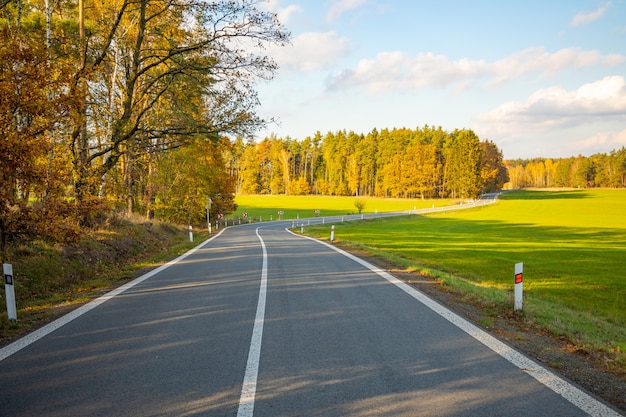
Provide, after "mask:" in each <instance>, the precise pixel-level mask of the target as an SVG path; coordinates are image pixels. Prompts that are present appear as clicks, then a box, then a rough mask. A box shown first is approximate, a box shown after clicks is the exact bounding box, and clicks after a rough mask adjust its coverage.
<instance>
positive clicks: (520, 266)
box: [513, 262, 524, 311]
mask: <svg viewBox="0 0 626 417" xmlns="http://www.w3.org/2000/svg"><path fill="white" fill-rule="evenodd" d="M523 285H524V263H523V262H520V263H516V264H515V304H514V307H513V309H514V311H517V310H521V309H522V296H523V291H524V288H523Z"/></svg>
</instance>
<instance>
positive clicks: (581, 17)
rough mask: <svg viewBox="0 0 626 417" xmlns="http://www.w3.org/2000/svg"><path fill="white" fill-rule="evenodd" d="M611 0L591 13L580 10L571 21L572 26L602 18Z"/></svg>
mask: <svg viewBox="0 0 626 417" xmlns="http://www.w3.org/2000/svg"><path fill="white" fill-rule="evenodd" d="M610 5H611V2H608V3H606V4H605V5H604V6H602V7H600V8H599V9H598V10H596V11H594V12H591V13H584V12H580V13H578V14H577V15H576V16H574V18H573V19H572V21H571V22H570V26H581V25H587V24H589V23H591V22H593V21H596V20H598V19H600V18H601V17H602V16H603V15H604V13H605V12H606V11H607V9H608V8H609V6H610Z"/></svg>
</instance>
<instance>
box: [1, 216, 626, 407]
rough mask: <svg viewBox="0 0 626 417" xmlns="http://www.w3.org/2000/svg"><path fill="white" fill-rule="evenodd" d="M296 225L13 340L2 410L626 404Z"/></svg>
mask: <svg viewBox="0 0 626 417" xmlns="http://www.w3.org/2000/svg"><path fill="white" fill-rule="evenodd" d="M331 220H335V221H336V220H338V219H328V220H327V221H331ZM291 225H292V222H291V221H288V222H281V221H275V222H269V223H260V224H251V225H244V226H238V227H231V228H228V229H225V230H222V231H221V233H220V234H219V235H218V236H216V237H213V238H212V239H210V240H208V241H206V242H204V243H203V244H202V245H200V246H199V247H198V248H196V249H195V250H194V251H193V252H191V253H188V254H186V255H185V256H184V257H181V258H180V259H178V260H176V261H174V262H172V263H170V264H168V265H167V266H165V267H162V268H159V270H156V271H153V272H152V273H150V274H148V275H146V276H143V277H141V278H139V279H138V280H136V281H133V282H132V283H130V284H128V285H127V286H125V287H123V288H121V289H119V290H117V291H115V292H113V293H110V294H108V295H106V296H104V297H102V298H101V299H99V300H96V301H95V302H94V303H92V304H88V305H86V306H84V307H83V308H82V309H80V310H79V311H77V312H75V313H74V314H72V315H70V316H67V317H64V318H61V319H60V320H59V321H57V322H55V323H52V324H51V325H49V326H48V327H45V328H43V329H42V330H41V331H39V332H37V333H35V334H33V335H31V336H30V337H28V338H26V339H23V340H21V341H18V342H16V343H14V344H13V345H9V346H7V347H5V348H3V349H0V416H12V417H15V416H36V415H41V416H64V417H67V416H81V417H83V416H133V417H138V416H233V417H234V416H240V417H251V416H324V417H329V416H412V417H415V416H438V417H442V416H449V417H451V416H464V417H467V416H477V417H478V416H481V417H482V416H513V415H514V416H518V417H519V416H538V415H549V416H568V417H572V416H587V415H592V416H619V415H621V414H620V413H618V412H617V411H615V410H613V409H612V408H610V407H608V406H606V405H604V404H603V403H601V402H599V401H597V400H596V399H594V398H592V397H590V396H589V395H587V394H585V393H584V392H582V391H581V390H579V389H578V388H576V387H573V386H571V385H569V384H568V383H566V382H565V381H563V380H562V379H560V378H558V377H557V376H556V375H554V374H552V373H550V372H548V371H546V370H545V369H543V368H541V367H540V366H539V365H538V364H536V363H534V362H532V361H530V360H528V359H527V358H525V357H524V356H522V355H520V354H519V353H517V352H515V351H514V350H513V349H510V348H509V347H508V346H506V345H504V344H502V343H501V342H498V341H497V340H495V339H494V338H492V337H491V336H489V335H488V334H486V333H484V332H482V331H480V330H479V329H477V328H475V327H474V326H472V325H471V324H469V323H467V322H466V321H464V320H463V319H461V318H459V317H458V316H456V315H454V314H453V313H451V312H449V311H447V310H446V309H445V308H443V307H441V306H439V305H438V304H436V303H434V302H433V301H431V300H430V299H428V298H427V297H425V296H424V295H422V294H421V293H419V292H417V291H416V290H414V289H411V288H410V287H408V286H406V285H404V284H402V283H401V282H399V281H397V280H396V279H395V278H394V277H392V276H390V275H388V274H386V273H385V272H384V271H377V270H375V268H373V267H372V266H371V265H369V264H367V263H365V262H362V261H360V260H358V259H356V258H354V257H351V256H349V255H347V254H345V253H342V252H341V251H337V250H335V249H334V248H333V247H331V246H330V245H327V244H324V243H320V242H317V241H314V240H312V239H309V238H306V237H302V236H297V235H294V234H292V233H290V232H288V231H287V230H285V227H288V226H291ZM372 269H374V270H372Z"/></svg>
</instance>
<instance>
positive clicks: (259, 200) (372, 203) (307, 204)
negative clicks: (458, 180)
mask: <svg viewBox="0 0 626 417" xmlns="http://www.w3.org/2000/svg"><path fill="white" fill-rule="evenodd" d="M356 201H361V202H363V203H364V205H365V206H364V207H363V210H362V212H363V213H376V212H390V211H406V210H413V209H421V208H429V207H433V205H434V207H443V206H447V205H450V200H447V199H442V200H419V199H404V198H403V199H395V198H385V199H383V198H368V197H328V196H284V195H265V196H259V195H243V196H237V198H236V199H235V202H236V203H237V205H238V206H239V208H238V209H237V211H236V212H235V213H233V214H232V215H230V216H228V217H230V218H238V217H242V216H243V213H248V216H249V217H251V218H254V219H258V218H259V217H261V218H262V219H263V221H268V220H270V216H271V217H272V219H273V220H277V219H278V211H282V212H283V213H284V214H283V216H282V219H284V220H290V219H297V218H301V219H302V218H308V217H318V216H317V214H316V210H319V217H323V216H342V215H347V214H356V213H358V210H357V208H356V206H355V202H356Z"/></svg>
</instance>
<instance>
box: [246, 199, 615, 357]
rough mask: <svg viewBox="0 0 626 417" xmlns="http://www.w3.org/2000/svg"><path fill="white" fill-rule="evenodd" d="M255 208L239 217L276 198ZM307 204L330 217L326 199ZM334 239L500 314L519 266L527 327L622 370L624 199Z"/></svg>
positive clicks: (455, 217) (435, 220) (371, 225)
mask: <svg viewBox="0 0 626 417" xmlns="http://www.w3.org/2000/svg"><path fill="white" fill-rule="evenodd" d="M255 198H258V199H259V200H257V201H256V202H254V201H252V200H247V201H245V202H244V200H241V201H240V199H239V198H238V199H237V202H238V203H239V204H240V207H241V208H240V210H248V211H250V212H252V211H254V210H255V209H256V208H255V207H254V206H253V205H254V204H258V205H260V204H261V202H262V203H263V204H267V205H272V199H273V198H269V197H255ZM283 198H285V197H283ZM327 200H328V201H329V202H330V201H333V200H335V198H327ZM354 200H355V199H354V198H351V199H348V202H353V201H354ZM275 201H276V200H275ZM288 201H289V198H288V197H287V198H286V200H281V203H280V204H281V207H285V208H284V210H285V213H286V214H287V213H288V212H291V210H292V209H293V210H295V211H300V213H301V214H300V217H301V218H302V217H309V216H311V213H310V212H309V213H307V212H306V211H305V210H304V208H302V207H299V206H298V204H300V203H299V202H296V200H293V201H294V202H293V203H292V205H291V206H290V205H289V203H288ZM304 201H306V199H305V200H304ZM311 201H314V202H315V205H317V206H319V207H322V208H323V207H324V206H322V204H323V201H324V198H315V199H312V200H311ZM366 201H367V203H366V209H365V210H364V211H365V212H373V211H374V210H376V209H378V211H393V210H399V208H397V207H395V206H394V208H392V209H391V210H387V209H385V208H382V207H386V206H384V201H385V200H374V199H372V200H366ZM392 201H393V202H396V201H398V202H402V201H403V200H392ZM348 202H346V203H345V204H346V207H343V208H342V209H338V210H339V211H338V212H334V211H332V212H331V209H330V206H328V208H327V209H326V210H328V211H329V213H328V214H329V215H330V214H343V212H342V211H341V210H344V211H345V210H347V211H349V212H355V209H354V207H353V206H352V207H349V206H348ZM328 204H330V203H328ZM420 204H421V205H420ZM433 204H435V206H436V207H438V206H440V205H446V204H450V202H449V201H445V202H439V201H424V202H421V201H419V200H416V201H415V202H413V201H411V202H408V201H406V200H404V207H405V208H404V210H409V209H412V208H413V206H414V205H416V207H417V208H425V207H431V206H432V205H433ZM375 206H377V207H376V208H375ZM278 209H279V208H278V207H277V206H276V205H274V207H272V210H278ZM323 212H324V210H323V211H322V213H323ZM292 218H295V216H293V217H292ZM330 226H331V225H330V224H326V225H324V226H310V227H308V228H306V230H305V233H306V234H309V235H313V236H318V237H320V238H322V239H328V236H329V233H328V229H329V228H330ZM335 238H336V240H337V241H339V242H342V243H347V244H354V245H358V246H359V247H361V248H364V249H366V250H369V251H371V252H372V253H374V254H376V255H378V256H385V257H389V258H392V259H394V260H396V261H398V262H401V263H402V264H403V265H404V266H405V267H409V268H412V269H414V270H416V271H421V272H424V273H428V274H431V275H434V276H436V277H438V278H440V279H442V280H443V281H445V282H447V283H449V284H451V285H455V286H459V287H462V288H463V290H464V291H469V292H472V293H475V294H476V295H477V296H479V297H485V298H487V299H489V302H490V303H496V304H497V305H498V308H500V309H507V308H511V309H512V305H513V301H512V300H513V275H514V265H515V263H517V262H523V263H524V312H523V314H524V315H525V316H526V317H527V318H528V319H530V320H532V321H534V322H536V323H538V324H540V325H541V326H545V327H546V328H547V329H549V330H550V331H552V332H554V333H556V334H563V335H565V336H567V337H569V338H570V339H572V340H574V341H575V342H576V343H577V344H579V345H584V346H587V347H588V348H590V349H593V350H597V349H605V350H607V351H610V352H613V353H615V354H616V355H617V356H619V357H620V358H619V359H618V361H623V357H624V355H623V352H625V351H626V277H625V275H626V190H576V191H514V192H508V193H504V194H503V195H502V196H501V197H500V201H499V202H498V203H497V204H494V205H490V206H486V207H482V208H476V209H466V210H459V211H449V212H440V213H433V214H428V215H423V216H417V215H413V216H405V217H400V218H387V219H375V220H366V221H356V222H346V223H341V224H337V225H335Z"/></svg>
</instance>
